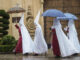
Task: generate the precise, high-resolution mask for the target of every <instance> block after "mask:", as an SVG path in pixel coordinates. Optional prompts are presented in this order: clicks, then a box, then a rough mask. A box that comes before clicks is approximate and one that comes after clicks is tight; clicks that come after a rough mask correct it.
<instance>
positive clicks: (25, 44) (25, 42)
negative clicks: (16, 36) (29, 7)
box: [19, 14, 34, 54]
mask: <svg viewBox="0 0 80 60" xmlns="http://www.w3.org/2000/svg"><path fill="white" fill-rule="evenodd" d="M19 24H20V29H21V35H22V50H23V54H25V53H32V52H33V48H34V44H33V41H32V39H31V37H30V34H29V32H28V30H27V28H26V27H25V25H24V14H23V15H22V17H21V19H20V21H19Z"/></svg>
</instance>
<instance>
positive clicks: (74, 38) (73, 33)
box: [68, 20, 80, 53]
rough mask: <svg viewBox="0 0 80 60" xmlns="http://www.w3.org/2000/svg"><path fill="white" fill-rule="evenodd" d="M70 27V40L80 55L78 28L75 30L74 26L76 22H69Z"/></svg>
mask: <svg viewBox="0 0 80 60" xmlns="http://www.w3.org/2000/svg"><path fill="white" fill-rule="evenodd" d="M68 27H69V32H68V37H69V40H71V42H72V43H73V44H74V46H75V48H76V49H77V50H78V51H79V53H80V43H79V40H78V36H77V32H76V28H75V25H74V20H69V22H68Z"/></svg>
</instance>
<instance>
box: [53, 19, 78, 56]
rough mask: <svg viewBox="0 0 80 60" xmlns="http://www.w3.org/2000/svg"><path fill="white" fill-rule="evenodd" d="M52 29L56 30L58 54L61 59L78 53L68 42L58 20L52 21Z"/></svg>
mask: <svg viewBox="0 0 80 60" xmlns="http://www.w3.org/2000/svg"><path fill="white" fill-rule="evenodd" d="M53 27H54V28H55V30H56V35H57V38H58V42H59V47H60V52H61V56H62V57H67V56H70V55H72V54H74V53H77V52H78V51H77V50H76V48H75V47H74V46H73V44H72V43H71V41H70V40H68V38H67V36H66V35H65V33H64V32H63V30H62V26H61V24H60V21H59V20H54V22H53Z"/></svg>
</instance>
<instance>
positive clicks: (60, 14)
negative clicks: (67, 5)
mask: <svg viewBox="0 0 80 60" xmlns="http://www.w3.org/2000/svg"><path fill="white" fill-rule="evenodd" d="M42 16H47V17H64V16H65V15H64V13H63V12H62V11H60V10H57V9H48V10H46V11H45V12H44V13H43V14H42Z"/></svg>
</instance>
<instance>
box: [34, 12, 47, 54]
mask: <svg viewBox="0 0 80 60" xmlns="http://www.w3.org/2000/svg"><path fill="white" fill-rule="evenodd" d="M39 17H40V11H39V12H38V14H37V16H36V18H35V21H34V24H35V25H36V30H35V37H34V53H37V54H42V53H46V52H47V51H48V47H47V44H46V41H45V39H44V36H43V32H42V28H41V26H40V24H39V23H38V21H39Z"/></svg>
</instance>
